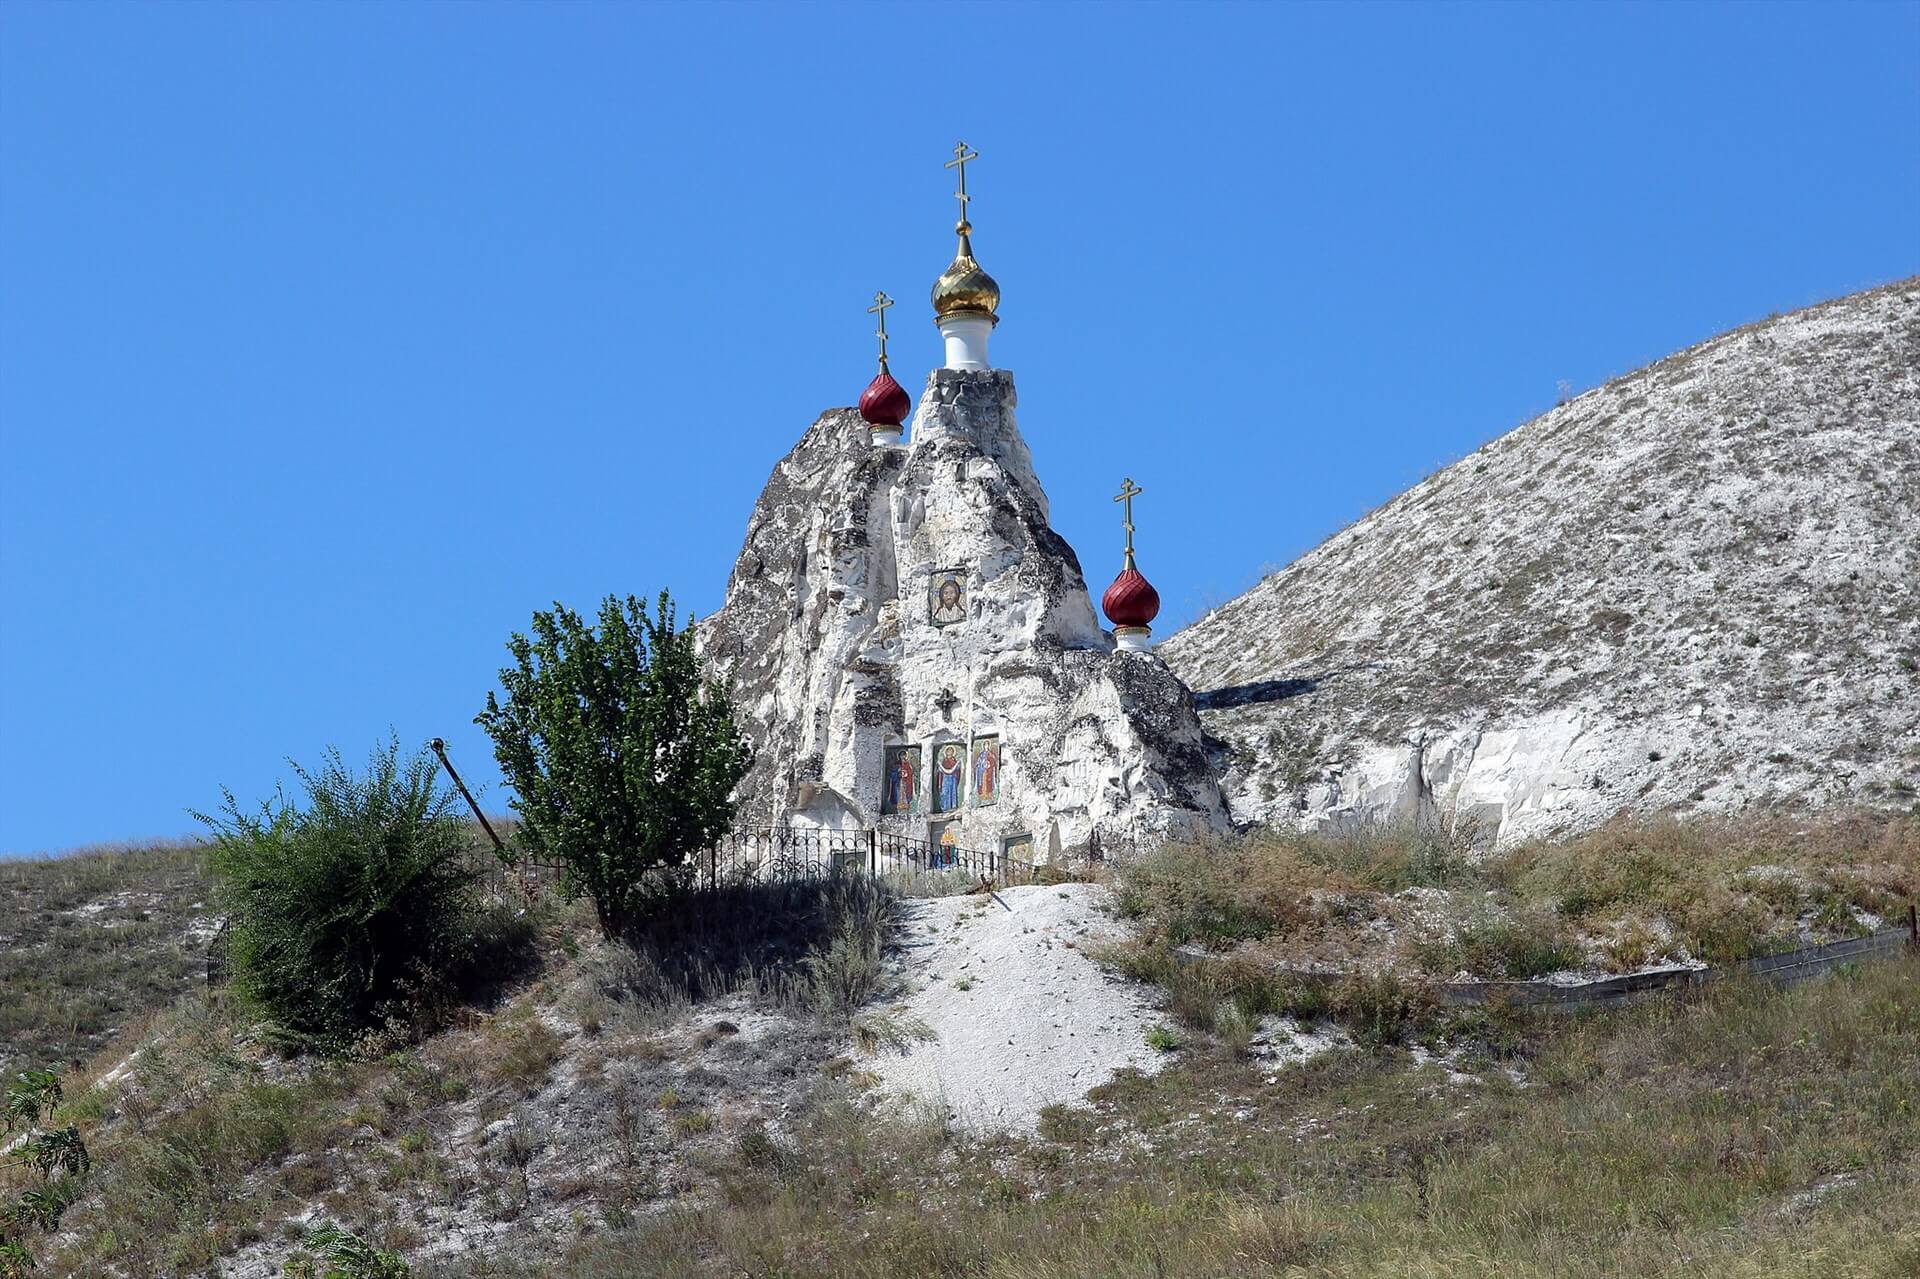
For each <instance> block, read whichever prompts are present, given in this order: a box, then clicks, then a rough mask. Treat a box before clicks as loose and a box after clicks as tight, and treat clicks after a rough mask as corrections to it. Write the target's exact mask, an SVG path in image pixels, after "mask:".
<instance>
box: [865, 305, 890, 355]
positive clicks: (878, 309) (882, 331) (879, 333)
mask: <svg viewBox="0 0 1920 1279" xmlns="http://www.w3.org/2000/svg"><path fill="white" fill-rule="evenodd" d="M892 305H893V299H892V298H890V297H888V296H887V295H886V292H885V291H884V290H882V291H881V292H879V293H876V294H874V295H873V305H872V306H870V307H868V308H867V314H868V315H877V316H879V317H880V327H879V328H878V329H876V330H875V331H874V336H875V337H877V338H879V339H880V371H881V372H882V373H885V372H886V371H887V308H888V307H890V306H892Z"/></svg>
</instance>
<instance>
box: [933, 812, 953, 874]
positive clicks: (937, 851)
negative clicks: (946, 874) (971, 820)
mask: <svg viewBox="0 0 1920 1279" xmlns="http://www.w3.org/2000/svg"><path fill="white" fill-rule="evenodd" d="M957 825H958V823H957V822H928V823H927V869H928V870H948V869H951V868H952V867H953V865H954V864H955V863H956V862H958V861H959V860H960V857H959V850H960V832H959V831H958V830H956V829H955V827H956V826H957Z"/></svg>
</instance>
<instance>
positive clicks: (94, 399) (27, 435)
mask: <svg viewBox="0 0 1920 1279" xmlns="http://www.w3.org/2000/svg"><path fill="white" fill-rule="evenodd" d="M956 138H965V139H966V140H967V141H968V142H969V143H971V144H972V145H973V146H974V147H975V148H976V149H978V151H979V152H980V153H981V156H982V159H981V160H980V162H979V163H978V165H977V166H974V168H973V169H972V171H971V172H970V175H969V184H970V186H971V188H972V190H973V192H974V194H975V202H974V205H973V215H974V221H975V223H976V226H977V232H976V235H975V247H976V249H977V250H978V252H979V255H980V258H981V260H982V262H983V263H984V264H985V265H986V266H987V267H988V269H989V270H991V271H992V272H993V273H994V275H995V276H996V277H997V278H998V279H999V281H1000V283H1001V287H1002V289H1003V294H1004V299H1003V304H1002V308H1001V313H1002V322H1001V325H1000V327H999V329H998V330H997V331H996V333H995V335H994V339H993V353H994V360H995V363H996V364H998V365H1000V366H1002V367H1005V368H1009V369H1011V370H1013V371H1014V372H1015V374H1016V375H1017V376H1018V377H1019V379H1020V382H1019V385H1020V393H1021V402H1020V417H1021V425H1022V429H1023V430H1024V432H1025V433H1026V435H1027V438H1028V440H1029V442H1030V443H1031V445H1032V448H1033V453H1034V457H1035V461H1036V465H1037V466H1038V468H1039V472H1040V476H1041V479H1042V481H1043V482H1044V483H1045V485H1046V486H1047V489H1048V492H1049V494H1050V496H1051V498H1052V502H1053V513H1054V520H1055V523H1056V526H1057V527H1058V528H1059V529H1060V531H1061V532H1062V533H1064V534H1065V535H1066V537H1067V538H1068V540H1069V541H1070V542H1072V543H1073V545H1074V546H1075V547H1076V548H1077V549H1078V550H1079V552H1080V555H1081V558H1082V560H1083V562H1084V563H1085V565H1086V568H1087V574H1088V577H1089V579H1091V581H1092V583H1093V586H1094V590H1095V592H1096V593H1097V592H1098V591H1099V590H1100V589H1101V588H1102V587H1103V586H1104V584H1105V582H1106V581H1107V579H1108V578H1110V577H1111V575H1112V573H1113V572H1114V571H1115V570H1117V568H1118V567H1119V565H1118V561H1119V547H1120V529H1119V521H1118V514H1117V508H1116V507H1115V506H1114V504H1113V503H1112V502H1111V501H1110V500H1109V498H1110V496H1111V494H1113V493H1114V492H1116V491H1117V489H1118V486H1119V482H1120V479H1121V477H1122V475H1131V476H1133V477H1134V478H1135V479H1136V480H1137V481H1138V482H1139V483H1140V484H1141V485H1143V486H1144V487H1145V489H1146V495H1145V496H1144V497H1143V498H1142V499H1141V500H1140V502H1139V506H1138V523H1139V526H1140V533H1139V543H1140V559H1141V566H1142V568H1143V569H1144V570H1145V571H1146V572H1147V573H1148V575H1149V576H1150V577H1151V578H1152V579H1153V580H1154V581H1155V583H1156V584H1157V585H1158V586H1159V588H1160V591H1161V594H1162V596H1163V598H1164V599H1165V600H1166V602H1167V606H1166V611H1165V613H1163V615H1162V621H1163V623H1164V624H1165V625H1163V627H1162V628H1161V629H1162V634H1165V633H1167V632H1168V631H1169V630H1170V629H1172V627H1173V626H1176V625H1178V624H1180V623H1182V622H1185V621H1188V620H1191V619H1192V618H1193V617H1195V616H1197V615H1198V614H1199V613H1201V612H1203V611H1204V610H1205V609H1206V608H1207V607H1208V606H1209V605H1211V604H1215V603H1219V602H1222V601H1224V600H1226V599H1228V598H1231V597H1232V596H1233V595H1234V594H1236V593H1238V592H1239V591H1240V590H1242V589H1244V588H1245V587H1246V586H1248V585H1250V584H1251V583H1252V582H1254V581H1255V580H1257V578H1258V577H1259V576H1260V574H1261V572H1262V571H1263V570H1264V569H1270V568H1272V567H1276V566H1278V565H1281V564H1284V563H1285V562H1286V561H1288V560H1289V559H1291V558H1293V557H1294V556H1296V555H1298V554H1299V553H1300V552H1302V551H1304V550H1306V549H1308V548H1309V547H1311V546H1313V545H1314V544H1315V543H1317V542H1318V541H1320V540H1321V539H1322V538H1324V537H1325V536H1326V535H1327V534H1329V533H1331V532H1333V531H1334V530H1336V529H1338V528H1339V527H1341V526H1342V525H1344V524H1346V523H1348V522H1350V521H1351V520H1353V519H1354V518H1356V517H1357V516H1359V515H1361V514H1362V513H1364V512H1365V511H1367V510H1368V509H1370V508H1372V507H1374V506H1376V505H1378V504H1379V503H1381V502H1382V501H1385V500H1386V499H1388V498H1389V497H1391V496H1392V495H1393V494H1395V493H1396V492H1398V491H1399V490H1401V489H1402V488H1404V487H1406V486H1407V485H1408V484H1410V483H1412V482H1414V481H1416V480H1418V479H1419V478H1421V477H1422V476H1423V475H1425V474H1427V473H1429V472H1430V471H1432V470H1434V469H1435V468H1437V467H1439V466H1441V465H1443V464H1445V463H1447V462H1449V461H1451V460H1453V459H1456V458H1458V457H1460V456H1461V455H1463V454H1465V453H1467V452H1469V451H1471V450H1472V449H1473V448H1475V447H1476V446H1478V445H1479V444H1481V443H1483V442H1485V441H1486V440H1487V439H1489V438H1491V437H1493V436H1495V435H1498V434H1500V433H1501V432H1503V431H1505V430H1507V429H1509V428H1511V427H1512V426H1515V425H1517V424H1518V423H1520V422H1522V421H1524V420H1526V419H1527V418H1529V417H1531V416H1533V415H1534V414H1536V413H1538V412H1540V411H1542V410H1544V409H1546V408H1549V407H1551V406H1552V404H1553V402H1554V400H1555V398H1556V394H1557V388H1558V387H1559V385H1560V384H1561V383H1566V384H1568V385H1570V386H1571V387H1573V388H1576V389H1584V388H1586V387H1590V386H1592V385H1594V384H1596V383H1598V382H1601V381H1604V380H1605V379H1607V378H1608V377H1611V376H1613V375H1616V374H1619V373H1622V372H1625V371H1628V370H1630V369H1632V368H1635V367H1637V366H1639V365H1641V364H1644V363H1646V362H1648V361H1650V360H1653V359H1657V358H1659V357H1660V356H1662V355H1665V354H1667V353H1669V352H1671V351H1673V350H1675V349H1677V348H1679V347H1682V346H1685V345H1687V344H1689V343H1692V342H1694V341H1697V340H1699V339H1702V338H1705V337H1708V336H1710V335H1712V334H1713V333H1715V332H1718V331H1720V330H1723V329H1726V328H1729V327H1732V326H1734V325H1738V324H1741V323H1745V322H1747V321H1751V320H1755V319H1759V318H1762V317H1764V316H1766V315H1768V314H1769V313H1771V312H1774V311H1784V310H1790V309H1793V308H1795V307H1799V306H1803V305H1805V304H1807V303H1810V302H1814V301H1817V300H1819V299H1822V298H1826V297H1830V296H1834V295H1837V294H1842V293H1847V292H1851V291H1853V290H1856V289H1859V288H1863V287H1867V286H1870V285H1873V284H1876V283H1880V282H1883V281H1886V280H1889V279H1893V278H1897V277H1900V276H1903V275H1908V274H1912V273H1914V272H1916V271H1920V6H1916V5H1914V4H1910V3H1909V4H1877V5H1819V6H1797V5H1761V4H1745V5H1739V6H1719V5H1710V4H1691V5H1655V6H1641V5H1631V4H1614V5H1605V6H1575V5H1552V6H1542V7H1530V6H1525V5H1520V4H1503V5H1494V6H1446V5H1422V6H1412V7H1408V6H1394V5H1384V4H1380V5H1366V6H1348V7H1335V6H1325V5H1314V6H1284V5H1262V6H1252V5H1247V6H1238V5H1204V4H1185V5H1180V6H1178V7H1156V6H1146V5H1134V6H1118V5H1110V6H1093V5H1056V6H1044V5H1023V6H1017V7H1016V6H1004V7H1002V6H991V5H969V6H965V7H942V6H935V5H916V6H877V5H862V6H834V5H790V6H779V7H775V6H763V5H707V6H691V5H687V6H674V7H647V6H639V5H611V4H574V5H557V4H556V5H540V6H534V5H511V6H506V5H485V4H462V5H430V4H420V5H407V6H400V5H390V6H372V5H296V4H274V5H247V6H233V5H213V4H168V5H139V6H121V5H113V4H89V5H42V4H35V3H28V2H23V0H13V2H12V3H8V4H6V5H4V6H0V608H3V609H4V615H0V851H10V852H25V851H31V850H39V849H56V848H61V847H66V846H71V845H77V844H83V843H88V842H91V841H96V840H112V839H119V838H125V837H136V836H145V835H167V834H176V833H181V832H185V831H188V830H190V829H191V828H192V823H191V821H190V820H189V819H188V817H187V816H186V814H185V811H184V810H185V809H187V808H188V807H190V806H191V807H206V806H209V805H211V804H213V803H215V802H216V801H217V798H218V787H219V786H220V785H221V784H226V785H228V786H231V787H232V788H233V789H234V790H235V791H236V792H238V793H239V794H240V795H241V796H243V797H254V796H259V795H263V794H265V793H267V792H270V791H271V789H272V788H273V786H274V784H275V782H276V781H277V780H278V779H281V778H283V777H285V776H286V775H287V769H286V768H285V765H284V763H283V760H284V758H285V757H287V756H292V757H294V758H296V759H301V760H312V759H315V758H317V757H318V755H319V753H320V751H321V750H322V749H323V748H324V747H325V746H326V745H328V744H329V743H333V744H338V745H339V746H340V747H342V748H343V749H344V750H345V751H346V752H347V753H348V754H349V755H350V756H356V755H359V754H361V753H362V752H363V751H364V750H365V749H366V748H367V747H368V746H369V745H370V744H371V743H372V742H373V741H374V740H375V739H376V738H377V737H379V736H381V735H382V734H384V733H385V732H386V731H387V730H388V728H389V727H391V728H392V729H393V730H394V731H396V732H397V733H398V734H399V735H400V737H401V739H402V740H403V741H404V742H406V743H408V744H413V743H415V742H419V741H423V740H424V739H426V738H428V737H430V736H433V735H435V734H441V735H444V736H446V737H447V738H448V739H449V742H450V743H451V744H452V747H453V750H454V754H455V759H456V761H457V762H459V763H461V764H462V765H464V766H465V769H466V770H467V771H468V772H469V773H470V774H471V775H473V776H474V778H475V779H476V780H479V781H483V782H487V783H492V784H494V785H495V787H496V788H495V789H494V791H493V793H492V795H491V796H490V804H491V806H493V807H495V808H499V807H503V806H504V798H505V797H504V796H503V795H502V794H501V793H500V792H499V790H498V789H497V780H496V774H495V772H494V769H493V766H492V761H491V759H490V756H489V753H488V750H487V745H486V740H485V738H484V736H483V735H482V734H481V733H480V732H479V730H478V729H476V728H474V727H473V725H472V724H471V722H470V721H471V719H472V717H473V715H474V713H475V712H476V711H477V710H478V709H479V708H480V706H481V704H482V702H483V700H484V697H485V694H486V691H487V689H488V688H489V687H491V684H492V678H493V672H494V671H495V669H496V668H497V667H498V666H499V664H500V662H501V659H502V657H503V656H504V649H503V643H504V641H505V639H506V637H507V634H508V633H509V631H511V630H513V629H515V628H517V627H524V626H525V624H526V622H527V619H528V617H529V615H530V613H531V612H532V610H534V609H535V608H539V607H543V606H545V605H547V604H548V603H550V602H551V601H553V600H555V599H558V600H562V601H565V602H567V603H570V604H573V605H576V606H580V607H582V608H586V607H590V606H591V605H592V604H593V603H594V602H595V601H597V600H598V599H599V598H600V597H602V596H603V595H605V594H606V593H608V592H610V591H618V592H622V593H625V592H629V591H632V592H637V593H641V594H645V593H648V592H651V591H654V590H657V589H659V588H660V587H663V586H664V587H667V588H669V589H671V590H672V591H673V592H674V593H675V595H676V596H677V597H678V598H679V599H680V600H681V601H683V603H684V604H685V605H686V606H687V607H688V608H691V609H694V610H697V611H699V612H702V613H704V612H707V611H710V610H712V609H713V608H715V607H717V606H718V604H719V602H720V600H721V595H722V591H723V590H724V587H725V582H726V576H727V573H728V570H729V569H730V567H731V565H732V562H733V558H734V555H735V554H736V553H737V551H738V549H739V545H740V541H741V537H742V535H743V533H744V531H745V523H746V517H747V514H748V511H749V509H750V508H751V506H752V503H753V500H754V498H755V496H756V495H757V493H758V491H759V488H760V486H761V484H762V483H763V482H764V480H765V478H766V476H767V473H768V471H769V469H770V468H771V467H772V465H773V464H774V462H775V461H776V460H777V459H778V458H779V457H780V456H781V454H782V453H784V452H785V451H786V449H787V448H788V447H789V446H791V444H792V443H793V442H794V440H795V439H796V438H798V436H799V435H800V433H801V432H802V431H803V430H804V429H805V428H806V426H807V425H808V423H810V422H811V421H812V420H813V419H814V417H815V416H816V415H817V414H818V413H819V411H820V410H822V409H824V408H827V407H830V406H834V405H845V404H851V403H852V402H853V401H854V399H855V398H856V397H857V395H858V394H859V391H860V389H861V387H862V386H863V385H864V384H865V382H866V380H867V378H868V377H869V376H870V375H871V372H872V344H871V341H870V338H869V333H870V330H871V321H870V317H868V316H867V315H866V314H865V312H864V307H865V306H866V305H867V302H868V299H869V298H870V297H871V295H872V293H873V291H874V290H875V289H876V288H884V289H886V290H887V291H889V292H890V293H892V294H893V295H894V296H895V297H896V298H898V299H900V303H901V304H900V306H898V307H897V308H896V309H895V310H894V312H893V320H894V323H893V327H894V329H895V331H896V333H897V338H896V341H895V343H894V357H895V359H894V367H895V369H896V371H897V372H898V373H899V374H900V376H901V380H902V381H903V382H904V383H905V384H906V385H907V387H908V389H909V390H910V391H912V392H914V393H915V394H916V396H917V393H918V391H919V388H920V384H921V381H922V379H923V378H924V375H925V371H926V370H927V369H928V368H930V367H932V366H933V365H934V364H935V363H937V362H938V359H939V343H938V335H937V334H936V332H935V330H934V327H933V324H932V322H931V315H930V312H929V310H928V307H927V303H926V295H927V290H928V288H929V287H930V286H931V284H932V281H933V279H934V277H935V276H936V275H937V274H938V273H939V271H940V269H941V268H942V267H943V266H944V265H945V263H946V261H947V259H948V258H949V256H950V255H951V250H952V239H951V234H950V227H951V224H952V220H953V204H952V201H951V199H950V198H949V192H950V191H951V177H952V175H951V174H950V173H948V172H945V171H943V170H942V168H941V163H942V161H943V160H945V159H946V158H947V154H948V151H949V149H950V148H951V147H952V145H953V143H954V141H955V139H956Z"/></svg>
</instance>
